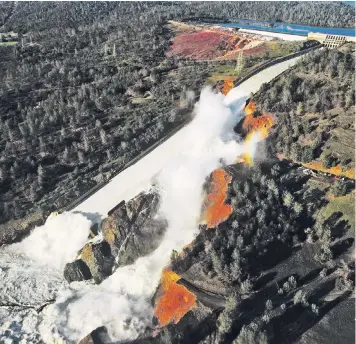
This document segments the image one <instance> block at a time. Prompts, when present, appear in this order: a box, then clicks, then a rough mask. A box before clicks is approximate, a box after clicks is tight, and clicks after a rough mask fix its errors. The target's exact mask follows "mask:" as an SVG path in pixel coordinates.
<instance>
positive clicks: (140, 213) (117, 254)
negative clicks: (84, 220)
mask: <svg viewBox="0 0 356 344" xmlns="http://www.w3.org/2000/svg"><path fill="white" fill-rule="evenodd" d="M158 206H159V195H158V194H157V193H155V192H148V193H146V192H141V193H140V194H139V195H137V196H136V197H135V198H133V199H132V200H130V201H129V202H121V203H120V204H118V205H117V206H116V207H115V208H114V209H112V210H111V211H110V212H109V215H108V217H107V218H106V219H104V220H103V222H102V224H101V231H100V233H99V236H97V237H95V238H94V239H93V240H92V241H90V242H88V243H87V244H85V246H84V247H83V248H82V249H81V250H80V252H79V255H78V259H76V260H75V261H74V262H71V263H68V264H67V265H66V267H65V270H64V277H65V278H66V280H67V281H68V282H73V281H82V280H86V279H90V278H93V279H94V280H95V282H96V283H100V282H101V281H103V280H104V279H105V278H106V277H108V276H109V275H111V273H112V272H113V268H117V267H120V266H123V265H128V264H132V263H133V262H134V261H135V260H136V259H137V258H139V257H142V256H145V255H147V254H149V253H151V252H153V251H154V250H155V249H156V248H157V247H158V245H159V243H160V241H161V239H162V236H163V234H164V231H165V228H166V226H167V224H166V221H164V220H162V219H159V218H158V217H157V216H156V215H157V210H158Z"/></svg>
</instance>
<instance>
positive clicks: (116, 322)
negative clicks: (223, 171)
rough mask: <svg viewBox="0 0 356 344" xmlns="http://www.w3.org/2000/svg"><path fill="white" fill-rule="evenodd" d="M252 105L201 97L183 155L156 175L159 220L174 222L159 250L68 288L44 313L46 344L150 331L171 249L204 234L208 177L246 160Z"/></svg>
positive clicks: (219, 97)
mask: <svg viewBox="0 0 356 344" xmlns="http://www.w3.org/2000/svg"><path fill="white" fill-rule="evenodd" d="M246 98H247V97H246V95H245V94H241V96H240V97H236V98H235V99H236V101H234V102H233V104H230V107H229V106H226V105H225V104H224V96H223V95H221V94H215V93H213V92H212V91H211V90H210V89H208V88H206V89H204V90H203V91H202V93H201V97H200V100H199V102H198V104H197V105H196V109H195V117H194V119H193V120H192V122H191V123H190V124H189V126H188V128H187V130H186V137H185V138H184V140H183V141H182V142H181V150H180V154H179V155H178V156H177V157H176V158H175V159H174V160H173V163H172V164H170V165H169V166H166V167H165V168H164V169H163V170H161V171H160V172H159V174H158V176H157V181H158V185H159V186H158V187H159V190H160V193H161V206H160V210H159V216H161V217H164V218H166V219H167V221H168V228H167V231H166V233H165V235H164V237H163V240H162V242H161V244H160V246H159V247H158V248H157V249H156V250H155V251H154V252H153V253H152V254H150V255H148V256H146V257H141V258H139V259H138V260H137V261H136V262H135V263H134V264H132V265H128V266H124V267H121V268H118V269H117V270H116V271H115V272H114V273H113V274H112V275H111V276H110V277H108V278H107V279H106V280H105V281H103V282H102V283H101V284H100V285H94V284H88V283H85V282H74V283H71V284H70V286H64V287H63V288H62V289H61V290H60V291H59V292H58V293H57V296H56V302H55V303H54V304H52V305H50V306H48V307H47V308H46V309H45V310H44V311H43V320H42V322H41V324H40V327H39V330H40V333H41V336H42V338H43V340H44V341H45V342H46V343H48V342H53V340H55V339H57V340H59V339H67V340H69V341H73V342H76V341H78V340H79V339H81V338H83V337H84V336H86V335H87V334H89V333H90V332H91V331H92V330H94V329H95V328H97V327H99V326H106V327H107V329H108V332H109V335H110V337H111V338H112V339H113V340H116V341H125V340H130V339H134V338H137V336H138V335H140V334H142V333H143V331H144V330H145V328H146V327H147V326H148V325H150V324H151V321H152V316H153V308H152V305H151V299H152V296H153V294H154V292H155V290H156V288H157V286H158V284H159V280H160V277H161V273H162V269H163V268H164V267H165V266H166V265H167V264H168V263H169V258H170V255H171V252H172V250H177V251H180V250H181V249H182V248H183V246H185V245H187V244H189V243H190V242H191V241H192V240H193V239H194V236H195V235H196V233H197V228H198V224H199V220H200V210H201V205H202V201H203V196H202V186H203V183H204V181H205V179H206V177H207V176H208V175H209V174H210V173H211V172H212V171H213V170H214V169H216V168H218V167H219V166H220V164H221V160H224V162H225V163H227V164H231V163H234V162H235V161H236V157H237V156H239V155H241V154H243V153H244V149H245V148H244V146H243V145H240V144H239V143H238V137H237V136H236V134H235V133H234V131H233V127H234V126H235V124H236V123H237V121H238V120H239V119H240V116H241V113H242V109H243V106H244V104H245V101H246ZM231 108H233V109H234V110H233V111H231ZM163 144H164V143H163ZM132 182H133V183H134V182H135V181H134V180H133V181H132ZM112 192H115V190H112ZM59 216H61V215H59ZM68 240H70V238H68ZM63 244H64V245H65V243H63ZM79 248H80V247H78V249H79ZM73 258H74V257H73Z"/></svg>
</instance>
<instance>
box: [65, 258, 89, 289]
mask: <svg viewBox="0 0 356 344" xmlns="http://www.w3.org/2000/svg"><path fill="white" fill-rule="evenodd" d="M63 274H64V278H65V279H66V280H67V281H68V282H69V283H70V282H74V281H84V280H88V279H91V278H92V274H91V272H90V269H89V267H88V265H86V264H85V263H84V261H83V260H81V259H76V260H75V261H74V262H71V263H67V264H66V265H65V267H64V272H63Z"/></svg>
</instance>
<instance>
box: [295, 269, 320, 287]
mask: <svg viewBox="0 0 356 344" xmlns="http://www.w3.org/2000/svg"><path fill="white" fill-rule="evenodd" d="M321 270H322V268H317V269H314V270H312V271H310V272H308V273H307V274H306V275H305V276H303V277H302V278H301V279H300V280H299V284H300V285H301V286H302V285H305V284H308V283H310V282H311V281H313V280H314V279H315V278H316V277H318V276H319V273H320V271H321Z"/></svg>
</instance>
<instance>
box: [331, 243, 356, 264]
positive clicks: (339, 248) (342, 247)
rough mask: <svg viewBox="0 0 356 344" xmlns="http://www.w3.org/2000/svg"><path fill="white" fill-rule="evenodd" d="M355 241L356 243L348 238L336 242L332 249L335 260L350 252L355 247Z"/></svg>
mask: <svg viewBox="0 0 356 344" xmlns="http://www.w3.org/2000/svg"><path fill="white" fill-rule="evenodd" d="M354 241H355V239H354V238H346V239H343V240H339V241H338V242H336V243H335V244H334V245H333V246H332V247H331V251H332V252H333V255H334V259H336V258H339V257H340V256H341V255H342V254H343V253H345V252H346V251H348V250H349V248H350V247H352V246H353V243H354Z"/></svg>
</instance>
